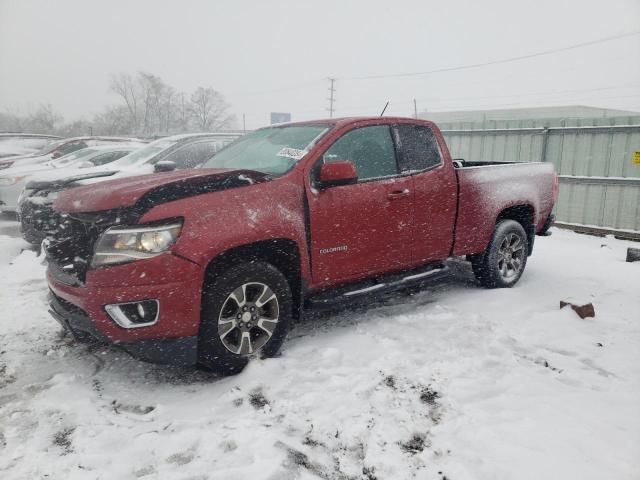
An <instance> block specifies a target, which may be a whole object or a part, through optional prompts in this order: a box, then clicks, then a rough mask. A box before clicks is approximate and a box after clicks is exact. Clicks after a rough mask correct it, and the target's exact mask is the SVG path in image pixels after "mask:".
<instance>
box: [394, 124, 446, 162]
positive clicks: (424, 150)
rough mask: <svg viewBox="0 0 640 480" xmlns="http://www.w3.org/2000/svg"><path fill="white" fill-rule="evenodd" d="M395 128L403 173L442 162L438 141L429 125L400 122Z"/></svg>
mask: <svg viewBox="0 0 640 480" xmlns="http://www.w3.org/2000/svg"><path fill="white" fill-rule="evenodd" d="M394 130H395V135H396V141H397V143H398V147H399V150H400V156H399V163H400V170H401V172H402V173H411V172H420V171H423V170H428V169H430V168H434V167H437V166H438V165H441V164H442V156H441V155H440V148H439V147H438V141H437V140H436V136H435V135H434V133H433V131H432V130H431V129H430V128H429V127H427V126H425V125H411V124H400V125H396V126H395V127H394Z"/></svg>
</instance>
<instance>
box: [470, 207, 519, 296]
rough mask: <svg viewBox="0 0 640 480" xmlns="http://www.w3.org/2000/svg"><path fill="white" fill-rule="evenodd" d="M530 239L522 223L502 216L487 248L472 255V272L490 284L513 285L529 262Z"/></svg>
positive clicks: (482, 281)
mask: <svg viewBox="0 0 640 480" xmlns="http://www.w3.org/2000/svg"><path fill="white" fill-rule="evenodd" d="M528 251H529V243H528V240H527V234H526V232H525V231H524V228H523V227H522V225H521V224H520V223H518V222H516V221H515V220H501V221H499V222H498V224H497V225H496V228H495V230H494V231H493V235H492V237H491V242H490V243H489V246H488V247H487V249H486V250H485V251H484V252H483V253H481V254H479V255H475V256H474V257H473V258H472V259H471V266H472V267H473V273H474V274H475V276H476V278H477V279H478V280H479V281H480V283H481V284H482V285H484V286H485V287H487V288H505V287H513V286H514V285H515V284H516V283H517V282H518V280H520V277H521V276H522V273H523V272H524V267H525V266H526V264H527V254H528Z"/></svg>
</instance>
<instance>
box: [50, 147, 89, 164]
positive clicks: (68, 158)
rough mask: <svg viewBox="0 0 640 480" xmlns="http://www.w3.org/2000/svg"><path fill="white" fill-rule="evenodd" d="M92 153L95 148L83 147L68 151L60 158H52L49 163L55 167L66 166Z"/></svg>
mask: <svg viewBox="0 0 640 480" xmlns="http://www.w3.org/2000/svg"><path fill="white" fill-rule="evenodd" d="M94 153H95V150H94V149H92V148H83V149H82V150H76V151H75V152H71V153H68V154H66V155H63V156H62V157H60V158H57V159H55V160H53V161H52V162H51V165H52V166H54V167H55V168H61V167H68V166H69V165H71V164H72V163H75V162H77V161H79V160H83V159H84V158H86V157H90V156H91V155H93V154H94Z"/></svg>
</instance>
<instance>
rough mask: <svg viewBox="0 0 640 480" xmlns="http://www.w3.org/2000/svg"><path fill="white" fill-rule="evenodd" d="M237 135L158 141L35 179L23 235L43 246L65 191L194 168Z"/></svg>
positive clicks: (26, 194)
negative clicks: (56, 202)
mask: <svg viewBox="0 0 640 480" xmlns="http://www.w3.org/2000/svg"><path fill="white" fill-rule="evenodd" d="M236 137H237V135H234V136H228V135H220V134H210V133H203V134H186V135H175V136H172V137H166V138H162V139H160V140H156V141H155V142H152V143H150V144H148V145H147V146H145V147H144V148H141V149H140V150H137V151H136V152H133V153H131V154H129V155H127V156H125V157H122V158H120V159H119V160H116V161H114V162H111V163H109V164H107V165H103V166H100V167H95V168H85V169H82V170H81V171H79V170H77V169H74V170H68V169H65V170H64V171H59V172H47V173H46V174H41V175H37V176H34V177H32V179H31V180H30V181H29V182H28V183H27V184H26V186H25V189H24V191H23V193H22V195H21V197H20V199H19V201H18V211H19V217H20V223H21V229H22V236H23V238H24V239H25V240H27V241H28V242H30V243H40V242H41V241H42V240H43V239H44V238H45V237H46V236H47V235H48V234H50V233H51V232H52V231H53V230H55V228H56V225H57V224H58V223H59V220H60V219H59V216H58V215H56V214H55V213H54V212H53V210H52V208H51V202H52V201H53V199H55V198H56V197H57V196H58V195H59V194H60V192H61V191H63V190H67V189H72V188H74V187H77V186H80V185H87V184H93V183H97V182H101V181H104V180H107V179H108V178H111V177H117V178H121V177H129V176H135V175H143V174H146V173H152V172H153V171H154V170H157V171H163V170H173V169H184V168H194V167H197V166H199V165H201V164H202V163H204V162H205V161H206V160H208V159H209V158H211V156H213V155H214V154H215V153H216V151H218V150H219V149H220V148H222V146H223V145H224V144H225V143H228V142H230V141H231V140H232V139H233V138H236Z"/></svg>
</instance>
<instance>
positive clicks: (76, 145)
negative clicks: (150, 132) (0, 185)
mask: <svg viewBox="0 0 640 480" xmlns="http://www.w3.org/2000/svg"><path fill="white" fill-rule="evenodd" d="M116 143H140V144H142V145H146V144H147V143H149V142H147V141H145V140H140V139H137V138H128V137H95V136H93V137H73V138H63V139H61V140H57V141H55V142H53V143H50V144H48V145H47V146H45V147H43V148H42V149H41V150H39V151H37V152H35V153H31V154H27V155H18V156H10V157H7V158H2V159H0V173H2V170H6V169H8V168H12V167H18V166H21V167H23V166H25V165H32V164H36V163H46V162H48V161H49V160H54V159H56V158H59V157H62V156H64V155H67V154H69V153H71V152H75V151H76V150H81V149H83V148H87V147H96V146H98V145H114V144H116Z"/></svg>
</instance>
